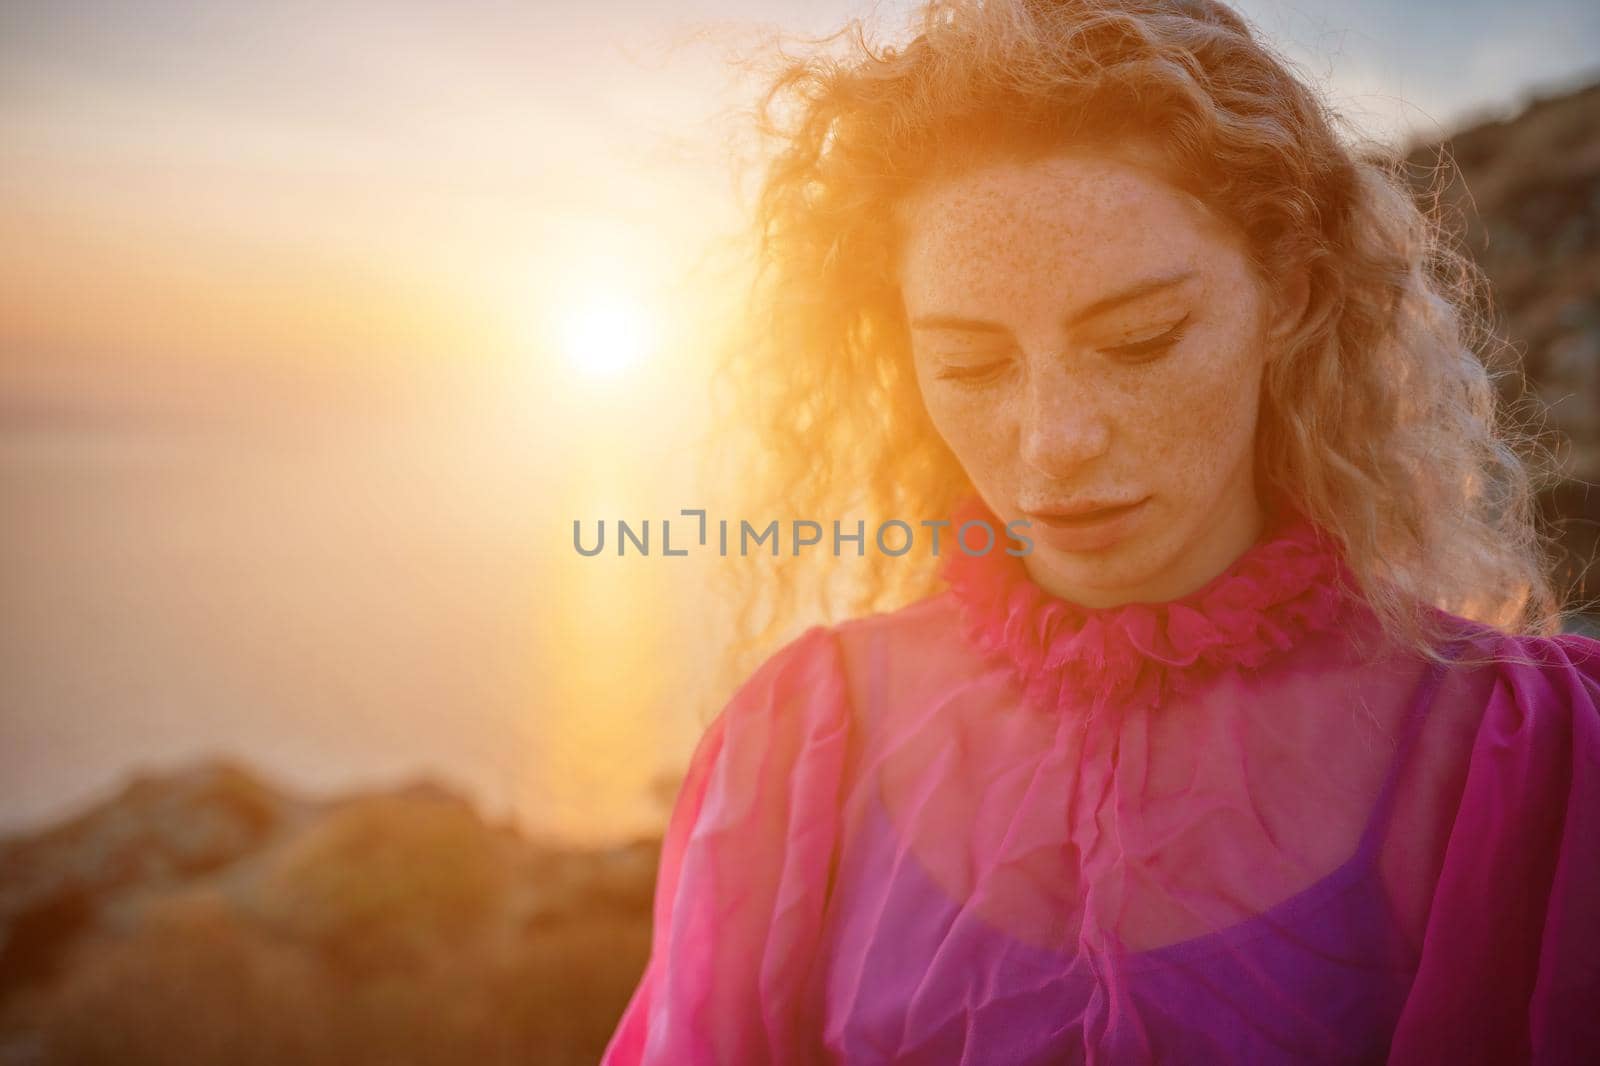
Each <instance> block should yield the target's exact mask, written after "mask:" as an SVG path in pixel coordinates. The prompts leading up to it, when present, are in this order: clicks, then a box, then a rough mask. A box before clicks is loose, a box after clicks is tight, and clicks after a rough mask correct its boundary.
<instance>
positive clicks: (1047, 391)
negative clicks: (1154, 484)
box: [1021, 365, 1111, 480]
mask: <svg viewBox="0 0 1600 1066" xmlns="http://www.w3.org/2000/svg"><path fill="white" fill-rule="evenodd" d="M1023 403H1024V410H1023V413H1022V426H1021V436H1022V440H1021V450H1022V461H1023V462H1025V463H1027V464H1028V465H1029V466H1031V467H1033V468H1034V470H1036V471H1037V472H1038V473H1040V474H1042V475H1044V476H1046V477H1049V478H1053V479H1057V480H1059V479H1061V478H1066V477H1070V476H1071V475H1072V474H1073V473H1075V472H1076V470H1077V469H1078V467H1080V466H1082V465H1083V464H1084V463H1086V462H1089V461H1090V460H1092V459H1095V458H1098V457H1099V456H1101V455H1104V454H1105V452H1106V449H1107V448H1109V447H1110V446H1111V427H1110V426H1109V425H1108V424H1107V423H1106V420H1105V419H1104V418H1103V417H1102V416H1101V404H1100V402H1099V397H1097V396H1096V395H1095V391H1094V389H1093V387H1092V386H1091V385H1089V384H1088V383H1086V382H1084V381H1081V380H1078V379H1077V378H1076V376H1075V375H1073V374H1072V373H1071V372H1070V371H1068V370H1066V369H1064V368H1062V367H1061V366H1059V365H1053V366H1049V367H1047V368H1046V369H1044V370H1041V371H1039V372H1037V373H1033V374H1030V375H1029V378H1028V384H1027V387H1026V395H1025V398H1024V401H1023Z"/></svg>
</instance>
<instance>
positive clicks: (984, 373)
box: [934, 358, 1011, 385]
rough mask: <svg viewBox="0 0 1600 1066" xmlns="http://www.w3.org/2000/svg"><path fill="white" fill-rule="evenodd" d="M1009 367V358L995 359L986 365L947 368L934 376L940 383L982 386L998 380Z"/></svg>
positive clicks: (974, 364)
mask: <svg viewBox="0 0 1600 1066" xmlns="http://www.w3.org/2000/svg"><path fill="white" fill-rule="evenodd" d="M1010 365H1011V360H1010V359H1009V358H1005V359H995V360H993V361H991V362H987V363H973V364H970V365H962V366H947V367H945V368H944V369H943V370H940V371H939V372H938V373H937V374H935V375H934V376H935V377H937V378H939V379H940V380H941V381H954V382H956V383H957V384H960V385H982V384H986V383H988V382H990V381H994V380H996V379H998V378H999V377H1000V376H1001V375H1002V374H1003V373H1005V370H1006V368H1007V367H1009V366H1010Z"/></svg>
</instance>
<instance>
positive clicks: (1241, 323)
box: [900, 153, 1277, 607]
mask: <svg viewBox="0 0 1600 1066" xmlns="http://www.w3.org/2000/svg"><path fill="white" fill-rule="evenodd" d="M900 206H901V215H900V218H901V221H902V234H903V242H902V245H901V259H900V282H901V291H902V296H903V299H904V302H905V310H906V318H907V321H908V322H909V323H910V324H911V329H912V333H911V337H912V351H913V357H914V359H915V363H916V372H917V380H918V383H919V386H920V388H921V391H922V398H923V402H924V403H925V404H926V406H927V409H928V413H929V415H930V417H931V418H932V421H933V424H934V426H935V427H936V428H937V429H938V431H939V433H940V435H941V436H942V437H943V438H944V440H945V442H946V444H948V445H949V447H950V449H951V451H952V452H953V453H954V454H955V456H956V458H957V459H958V460H959V461H960V462H961V464H962V467H963V468H964V469H965V471H966V473H967V475H968V477H970V478H971V480H972V482H973V485H974V486H975V487H976V488H977V490H978V493H979V495H981V496H982V497H983V500H984V502H985V503H986V504H988V505H989V507H990V509H991V510H993V511H994V513H995V514H996V515H997V516H998V517H999V518H1000V519H1001V521H1003V522H1008V523H1009V522H1012V521H1019V520H1020V521H1029V522H1030V523H1031V525H1030V527H1029V528H1028V529H1027V530H1025V533H1026V535H1027V536H1029V537H1030V538H1031V539H1032V541H1033V550H1032V553H1031V554H1030V555H1029V556H1027V558H1026V559H1025V563H1026V565H1027V567H1028V569H1029V572H1030V574H1031V575H1032V576H1033V578H1034V580H1035V581H1037V582H1038V583H1039V584H1040V585H1041V586H1042V587H1044V588H1045V589H1047V590H1048V591H1050V592H1052V593H1054V594H1055V595H1058V596H1061V597H1063V598H1066V599H1069V600H1072V601H1074V602H1077V603H1081V604H1084V605H1086V606H1091V607H1103V606H1111V605H1115V604H1120V603H1128V602H1140V601H1143V602H1156V601H1162V600H1168V599H1172V598H1175V597H1177V596H1181V595H1184V594H1185V593H1187V592H1190V591H1193V590H1194V589H1196V588H1198V587H1199V586H1200V585H1203V584H1204V583H1205V582H1206V581H1208V580H1210V578H1212V577H1214V576H1215V575H1216V574H1217V573H1220V572H1221V571H1222V570H1223V569H1224V568H1226V567H1227V565H1228V564H1229V563H1231V562H1232V561H1233V560H1234V559H1236V558H1237V557H1238V556H1239V554H1240V553H1242V552H1243V551H1244V550H1245V549H1246V548H1248V547H1249V546H1250V544H1251V543H1252V542H1253V541H1254V540H1255V538H1256V537H1257V536H1258V535H1259V534H1260V530H1261V523H1262V521H1263V519H1262V513H1261V507H1260V503H1259V501H1258V499H1257V495H1256V488H1255V484H1254V478H1253V470H1254V446H1255V436H1256V420H1257V413H1258V403H1259V394H1260V383H1261V375H1262V372H1263V369H1264V367H1265V363H1266V359H1267V357H1268V351H1269V348H1270V347H1271V346H1272V342H1273V340H1274V339H1275V338H1276V336H1277V333H1276V332H1273V329H1274V327H1273V326H1272V325H1271V323H1270V322H1269V319H1268V311H1267V298H1266V295H1265V293H1264V291H1263V289H1262V287H1261V286H1260V285H1259V283H1258V282H1257V280H1256V278H1255V276H1254V275H1253V273H1252V272H1251V269H1250V266H1249V263H1248V261H1247V259H1246V257H1245V252H1244V249H1243V246H1242V243H1241V242H1240V240H1239V238H1238V236H1237V234H1236V233H1235V232H1234V231H1233V230H1231V229H1230V228H1229V227H1227V226H1226V225H1225V224H1224V223H1223V222H1221V221H1220V220H1218V219H1217V218H1216V217H1215V216H1213V215H1212V214H1210V213H1209V212H1208V211H1207V210H1206V209H1205V208H1204V207H1203V206H1202V205H1201V204H1200V203H1199V202H1198V201H1196V200H1195V199H1194V198H1193V197H1191V196H1189V195H1188V194H1186V193H1184V192H1182V191H1180V190H1178V189H1177V188H1176V187H1174V186H1172V185H1169V184H1168V183H1166V182H1165V181H1163V180H1162V179H1161V178H1159V177H1158V176H1157V175H1156V174H1155V172H1154V171H1153V170H1152V169H1147V168H1145V167H1142V166H1139V165H1136V164H1134V163H1132V162H1126V161H1119V160H1115V159H1112V158H1109V157H1106V156H1099V155H1091V154H1078V153H1070V154H1063V155H1058V156H1053V157H1050V158H1049V159H1046V160H1043V161H1036V162H1026V163H1023V162H997V163H994V164H992V165H989V166H986V167H984V168H981V169H977V170H974V171H969V172H967V173H964V174H961V175H959V176H956V177H948V178H943V179H940V180H938V181H935V182H933V183H931V184H929V185H928V186H926V187H924V188H923V189H922V190H920V191H919V192H918V193H917V194H916V195H914V196H913V197H911V198H910V199H909V200H907V201H906V202H905V203H903V204H902V205H900ZM1134 503H1136V504H1137V506H1134V507H1132V508H1131V510H1128V511H1125V512H1124V513H1123V514H1122V515H1121V516H1120V517H1110V516H1108V517H1104V518H1102V519H1101V520H1099V521H1082V520H1080V521H1077V522H1072V521H1061V520H1057V521H1056V522H1054V523H1053V524H1047V523H1046V522H1045V521H1044V519H1043V518H1042V517H1041V516H1040V515H1039V512H1047V511H1051V510H1060V509H1066V510H1071V509H1073V508H1076V507H1079V506H1082V505H1084V504H1106V505H1110V504H1134ZM1030 512H1032V514H1030Z"/></svg>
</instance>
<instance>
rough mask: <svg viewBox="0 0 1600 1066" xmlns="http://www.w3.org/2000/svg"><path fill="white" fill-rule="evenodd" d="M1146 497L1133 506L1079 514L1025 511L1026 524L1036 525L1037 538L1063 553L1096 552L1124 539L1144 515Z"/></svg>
mask: <svg viewBox="0 0 1600 1066" xmlns="http://www.w3.org/2000/svg"><path fill="white" fill-rule="evenodd" d="M1149 502H1150V498H1149V497H1148V496H1146V497H1145V498H1144V499H1142V500H1139V501H1138V502H1136V503H1130V504H1124V505H1122V506H1120V507H1105V508H1102V509H1100V510H1098V511H1089V512H1086V513H1084V514H1078V515H1052V514H1039V513H1035V512H1028V521H1029V522H1031V523H1037V524H1038V526H1039V527H1041V528H1040V531H1039V535H1040V537H1041V538H1042V539H1043V540H1044V541H1045V542H1046V543H1048V544H1050V545H1051V546H1052V547H1055V548H1058V549H1060V550H1062V551H1080V552H1081V551H1099V550H1102V549H1105V548H1109V547H1111V546H1112V545H1113V544H1115V543H1116V542H1118V541H1119V540H1122V539H1123V538H1124V537H1126V536H1127V535H1128V533H1129V531H1130V530H1132V528H1133V526H1134V525H1135V524H1137V522H1138V521H1139V520H1140V519H1141V518H1142V517H1143V516H1144V507H1145V504H1147V503H1149Z"/></svg>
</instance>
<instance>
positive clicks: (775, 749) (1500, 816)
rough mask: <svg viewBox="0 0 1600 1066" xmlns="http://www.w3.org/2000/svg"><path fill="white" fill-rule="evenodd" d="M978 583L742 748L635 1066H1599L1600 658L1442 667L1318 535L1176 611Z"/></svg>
mask: <svg viewBox="0 0 1600 1066" xmlns="http://www.w3.org/2000/svg"><path fill="white" fill-rule="evenodd" d="M975 516H976V517H987V518H988V519H989V520H990V521H994V519H993V516H992V515H988V513H987V511H985V510H984V508H983V507H982V505H981V503H979V502H978V501H977V500H975V499H974V500H971V501H969V502H968V503H967V504H966V505H965V506H964V508H963V509H962V510H961V511H960V512H958V514H957V516H956V518H957V521H958V522H959V521H964V520H967V519H969V518H972V517H975ZM942 566H943V573H944V575H945V576H946V577H947V578H948V581H949V585H950V587H949V589H948V590H947V591H945V592H942V593H940V594H939V595H936V596H933V597H930V598H928V599H925V600H922V601H920V602H918V603H916V604H913V605H911V606H909V607H906V608H904V609H902V610H899V611H896V612H893V613H888V614H879V615H873V616H870V617H866V618H860V619H855V620H852V621H849V622H845V623H842V624H839V625H836V626H831V627H823V626H816V627H813V628H812V629H810V630H808V631H807V632H805V633H804V634H802V635H801V636H799V637H798V638H796V639H795V640H794V641H793V642H791V643H790V644H788V645H787V646H786V647H784V648H783V649H782V650H780V651H779V652H778V653H777V654H775V655H774V656H773V657H772V658H770V659H769V660H768V661H767V662H766V663H765V664H764V665H763V666H762V667H761V668H760V669H759V670H758V671H756V673H755V674H754V675H753V676H752V677H751V678H750V679H749V680H748V681H747V682H746V683H745V684H744V685H743V686H742V687H741V688H740V689H739V691H738V692H737V693H736V694H735V695H734V697H733V698H732V700H731V701H730V702H729V704H728V706H727V707H726V708H724V710H723V712H722V714H721V715H720V716H719V717H718V718H717V719H716V720H715V721H714V722H713V723H712V725H711V726H710V727H709V728H708V729H707V731H706V733H705V735H704V737H703V738H702V739H701V742H700V744H699V746H698V748H697V749H696V751H695V754H694V757H693V760H692V762H691V764H690V767H689V771H688V775H687V778H686V779H685V781H684V784H683V788H682V791H681V792H680V794H679V798H678V802H677V805H676V807H675V809H674V812H673V815H672V818H671V821H670V823H669V826H668V829H667V834H666V837H665V840H664V844H663V850H662V855H661V864H660V871H659V878H658V883H657V888H656V900H655V930H654V941H653V946H652V952H651V957H650V961H649V965H648V967H647V968H646V970H645V972H644V975H643V977H642V979H641V980H640V983H639V985H638V987H637V989H636V990H635V992H634V995H633V998H632V1000H631V1001H630V1002H629V1004H628V1007H627V1010H626V1012H625V1014H624V1015H623V1017H622V1020H621V1022H620V1024H619V1026H618V1028H617V1030H616V1033H615V1034H614V1036H613V1037H612V1040H611V1042H610V1045H609V1046H608V1048H607V1050H606V1054H605V1058H604V1060H603V1063H604V1064H605V1066H632V1064H636V1063H650V1064H684V1066H701V1064H709V1063H730V1064H731V1063H738V1064H755V1063H829V1062H838V1063H848V1064H851V1066H855V1064H862V1066H865V1064H875V1063H902V1064H904V1063H929V1064H932V1063H938V1064H950V1066H971V1064H1006V1066H1023V1064H1032V1063H1145V1062H1185V1063H1188V1062H1192V1063H1223V1062H1241V1063H1318V1062H1390V1063H1451V1064H1457V1063H1497V1064H1498V1063H1517V1062H1534V1063H1583V1062H1589V1063H1594V1062H1600V642H1597V641H1595V640H1592V639H1589V638H1586V637H1581V636H1577V635H1562V636H1556V637H1512V636H1506V635H1503V634H1500V633H1498V632H1496V631H1493V630H1491V629H1489V628H1487V627H1484V626H1481V625H1478V624H1476V623H1472V622H1469V621H1467V620H1465V619H1460V618H1456V617H1454V616H1447V618H1448V621H1449V622H1450V625H1451V627H1452V634H1453V638H1454V643H1453V645H1452V662H1451V664H1450V665H1449V666H1448V667H1439V666H1435V665H1433V664H1430V663H1427V662H1425V661H1422V660H1420V659H1418V658H1417V657H1415V656H1412V655H1409V654H1406V653H1404V652H1402V651H1400V650H1398V649H1396V648H1395V647H1394V646H1393V645H1391V644H1389V643H1387V642H1386V641H1385V640H1384V639H1383V638H1382V636H1381V630H1379V628H1378V627H1377V625H1376V622H1375V620H1374V619H1373V618H1372V617H1371V615H1370V613H1369V612H1368V611H1367V609H1366V608H1365V607H1364V606H1362V605H1361V603H1360V601H1359V600H1358V599H1357V598H1356V597H1354V596H1353V595H1352V594H1350V593H1349V592H1348V591H1347V590H1348V589H1349V588H1350V587H1351V586H1350V584H1349V580H1350V579H1349V575H1348V572H1347V571H1346V570H1345V568H1344V565H1343V563H1342V561H1341V560H1340V558H1339V557H1338V554H1337V552H1336V551H1335V550H1334V549H1333V548H1332V547H1331V544H1330V542H1329V541H1328V540H1327V539H1326V537H1325V536H1323V535H1322V534H1321V533H1320V532H1319V531H1318V530H1317V529H1316V527H1314V526H1313V525H1311V524H1310V523H1309V522H1307V521H1306V520H1305V519H1304V518H1303V517H1301V516H1300V515H1298V514H1296V513H1295V512H1293V511H1292V510H1280V511H1279V513H1278V514H1277V515H1276V516H1275V517H1273V518H1272V519H1271V521H1270V524H1269V526H1268V528H1267V530H1266V531H1265V532H1264V533H1263V535H1262V537H1261V539H1260V540H1258V541H1257V542H1256V544H1255V545H1253V546H1252V547H1251V548H1250V549H1249V550H1248V551H1247V552H1245V554H1243V555H1242V556H1240V557H1239V558H1238V559H1237V560H1235V562H1234V563H1233V565H1232V566H1230V567H1229V568H1228V569H1227V570H1226V571H1225V572H1223V573H1222V574H1220V575H1218V576H1217V577H1216V578H1215V579H1214V580H1212V581H1211V582H1210V583H1208V584H1207V585H1206V586H1205V587H1204V588H1202V589H1199V590H1197V591H1196V592H1194V593H1192V594H1190V595H1188V596H1185V597H1183V598H1181V599H1179V600H1175V601H1172V602H1168V603H1162V604H1129V605H1126V606H1123V607H1117V608H1109V609H1104V610H1087V609H1083V608H1080V607H1078V606H1076V605H1074V604H1071V603H1069V602H1066V601H1063V600H1060V599H1058V598H1055V597H1052V596H1051V595H1049V594H1048V593H1046V592H1044V591H1043V590H1041V589H1040V588H1039V587H1038V586H1037V585H1035V584H1034V583H1033V582H1032V581H1031V580H1030V578H1029V577H1028V574H1027V571H1026V570H1025V569H1024V567H1023V565H1022V562H1021V560H1019V559H1015V558H1012V557H1010V556H1007V555H1005V554H1004V553H1003V552H1002V551H1000V550H998V549H997V550H995V551H994V552H992V553H990V554H989V555H987V556H967V555H965V554H963V553H961V552H959V551H953V550H952V551H951V552H950V553H949V554H947V555H946V556H945V557H944V559H943V561H942ZM1470 658H1477V659H1488V660H1490V661H1488V662H1480V663H1477V664H1473V663H1470V662H1467V661H1465V660H1467V659H1470ZM1456 660H1460V661H1456Z"/></svg>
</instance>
